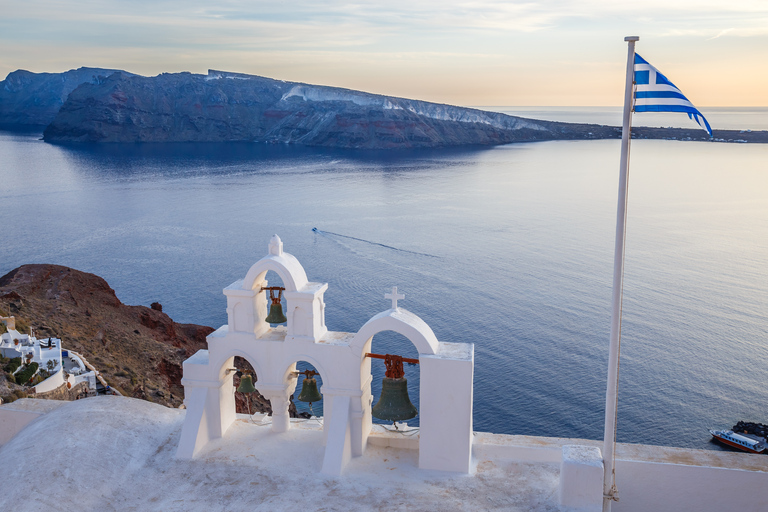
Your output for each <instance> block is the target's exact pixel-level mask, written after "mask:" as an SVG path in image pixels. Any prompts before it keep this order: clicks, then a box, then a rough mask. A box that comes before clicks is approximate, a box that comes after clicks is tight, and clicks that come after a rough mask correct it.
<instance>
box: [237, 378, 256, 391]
mask: <svg viewBox="0 0 768 512" xmlns="http://www.w3.org/2000/svg"><path fill="white" fill-rule="evenodd" d="M237 391H239V392H240V393H253V392H254V391H256V388H255V387H253V378H251V376H250V375H243V376H242V377H241V378H240V385H239V386H237Z"/></svg>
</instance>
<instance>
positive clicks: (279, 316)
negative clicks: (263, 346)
mask: <svg viewBox="0 0 768 512" xmlns="http://www.w3.org/2000/svg"><path fill="white" fill-rule="evenodd" d="M264 289H265V290H269V299H270V300H271V301H272V304H271V305H270V306H269V315H267V318H265V319H264V321H265V322H267V323H268V324H283V323H285V322H287V321H288V319H287V318H285V315H284V314H283V305H282V303H281V302H280V301H281V300H282V298H283V290H285V288H281V287H279V286H271V287H269V288H264ZM275 290H277V291H278V294H277V297H275V293H274V292H275Z"/></svg>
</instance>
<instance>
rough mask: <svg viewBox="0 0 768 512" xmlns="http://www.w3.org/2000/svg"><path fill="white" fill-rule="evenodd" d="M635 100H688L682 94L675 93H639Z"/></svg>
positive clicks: (636, 94)
mask: <svg viewBox="0 0 768 512" xmlns="http://www.w3.org/2000/svg"><path fill="white" fill-rule="evenodd" d="M635 98H680V99H681V100H687V99H688V98H686V97H685V96H683V95H682V94H681V93H679V92H674V91H637V92H636V93H635Z"/></svg>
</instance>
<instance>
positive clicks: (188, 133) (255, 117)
mask: <svg viewBox="0 0 768 512" xmlns="http://www.w3.org/2000/svg"><path fill="white" fill-rule="evenodd" d="M617 136H618V133H617V131H616V130H615V129H614V128H610V127H604V126H597V125H578V124H568V123H552V122H547V121H534V120H529V119H523V118H519V117H513V116H507V115H504V114H497V113H491V112H483V111H481V110H476V109H469V108H462V107H453V106H450V105H439V104H435V103H428V102H423V101H415V100H407V99H402V98H394V97H389V96H381V95H375V94H368V93H363V92H359V91H351V90H347V89H339V88H334V87H323V86H314V85H307V84H300V83H292V82H283V81H280V80H272V79H269V78H263V77H259V76H250V75H242V74H236V73H225V72H220V71H209V72H208V75H195V74H191V73H175V74H162V75H159V76H156V77H150V78H148V77H140V76H129V75H126V74H120V73H116V74H113V75H111V76H110V77H108V78H106V79H104V80H98V81H96V82H94V83H84V84H82V85H80V86H79V87H78V88H77V89H75V90H74V91H72V93H71V94H70V95H69V97H68V99H67V101H66V102H65V103H64V105H63V106H62V107H61V110H60V111H59V113H58V115H57V116H56V118H55V119H54V120H53V122H52V123H51V124H50V125H49V126H48V128H47V129H46V130H45V134H44V138H45V140H47V141H60V142H64V141H76V142H137V141H141V142H176V141H254V142H265V143H285V144H303V145H310V146H328V147H342V148H372V149H381V148H413V147H442V146H455V145H468V144H479V145H491V144H503V143H507V142H515V141H533V140H553V139H582V138H608V137H611V138H612V137H617Z"/></svg>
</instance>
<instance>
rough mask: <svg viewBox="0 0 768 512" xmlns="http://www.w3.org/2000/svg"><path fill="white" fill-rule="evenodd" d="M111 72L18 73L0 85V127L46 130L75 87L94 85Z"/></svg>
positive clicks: (94, 69)
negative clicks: (86, 84) (26, 127)
mask: <svg viewBox="0 0 768 512" xmlns="http://www.w3.org/2000/svg"><path fill="white" fill-rule="evenodd" d="M115 71H117V70H115V69H103V68H79V69H71V70H69V71H66V72H64V73H32V72H31V71H25V70H23V69H19V70H17V71H14V72H12V73H10V74H9V75H8V76H7V77H6V79H5V80H3V81H0V125H3V126H8V127H13V126H16V127H19V126H38V127H42V126H47V125H48V124H50V122H51V121H53V118H54V117H56V114H58V112H59V109H60V108H61V106H62V105H63V104H64V102H65V101H66V99H67V96H69V93H70V92H72V91H73V90H74V89H75V88H76V87H77V86H78V85H80V84H83V83H86V82H87V83H96V82H98V81H99V80H100V78H99V77H101V79H103V78H104V77H107V76H109V75H111V74H112V73H114V72H115Z"/></svg>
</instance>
